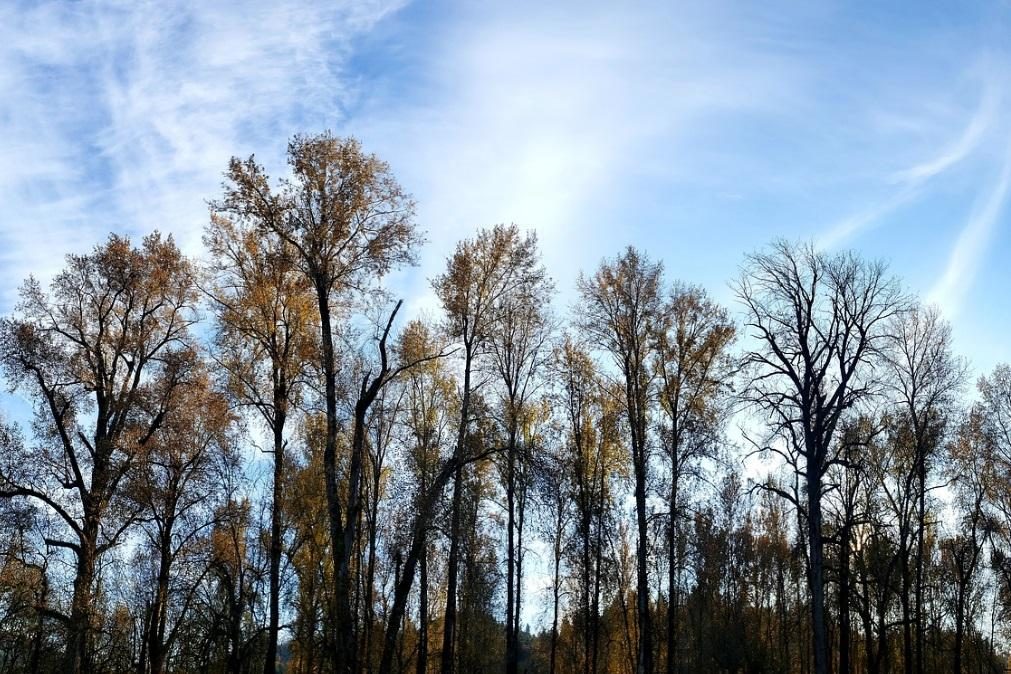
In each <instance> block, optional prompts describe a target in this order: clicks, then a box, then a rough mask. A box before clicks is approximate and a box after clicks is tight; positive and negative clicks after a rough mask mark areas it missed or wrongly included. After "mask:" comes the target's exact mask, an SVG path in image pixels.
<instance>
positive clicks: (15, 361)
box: [0, 233, 196, 674]
mask: <svg viewBox="0 0 1011 674" xmlns="http://www.w3.org/2000/svg"><path fill="white" fill-rule="evenodd" d="M195 300H196V293H195V286H194V282H193V270H192V268H191V265H190V263H189V261H188V260H186V258H184V257H183V256H182V255H181V254H180V252H179V249H178V248H176V246H175V243H173V241H172V238H171V237H169V238H166V239H163V238H162V237H161V236H160V235H159V234H157V233H156V234H152V235H149V236H147V237H145V238H144V240H143V242H142V243H141V245H140V247H139V248H135V247H133V246H131V244H130V241H129V240H128V239H126V238H123V237H118V236H110V237H109V239H108V240H107V241H106V242H105V243H104V244H101V245H98V246H96V247H95V248H94V250H93V251H92V253H90V254H88V255H70V256H68V258H67V267H66V269H64V271H63V272H61V273H60V274H58V275H57V276H56V278H55V279H54V280H53V283H52V285H51V287H50V294H46V293H45V292H44V291H43V290H42V287H41V285H40V284H39V283H38V282H37V281H35V280H34V279H29V280H28V281H27V282H26V283H25V285H24V286H23V287H22V290H21V302H20V304H19V305H18V308H17V311H16V313H15V315H14V317H12V318H5V319H3V321H2V322H0V362H2V364H3V368H4V371H5V373H6V374H7V377H8V378H9V380H10V381H11V383H12V384H13V385H14V386H16V387H18V388H19V389H21V390H23V391H25V392H26V393H28V394H29V395H30V396H31V397H32V399H33V401H34V403H35V413H36V423H35V430H36V434H35V437H36V442H37V445H36V446H35V447H33V448H32V449H31V454H30V455H29V454H27V453H23V452H11V453H6V454H5V456H4V461H3V465H0V496H4V497H19V498H21V497H23V498H28V499H32V500H34V501H35V502H36V503H38V504H39V505H40V506H42V507H44V508H45V509H46V510H47V511H48V512H49V513H51V514H52V515H53V516H54V517H56V518H57V519H58V520H59V521H60V524H61V525H62V527H63V530H64V531H63V533H60V534H58V535H54V537H53V538H51V539H49V540H48V541H47V544H48V545H51V546H53V547H57V548H61V549H64V550H68V551H70V552H71V553H72V554H73V556H74V560H75V572H74V583H73V588H74V589H73V599H72V602H71V609H70V615H68V616H64V617H63V619H62V620H63V622H64V623H65V624H66V626H67V629H68V638H67V645H66V663H65V671H67V672H73V673H75V674H76V673H77V672H81V671H87V670H88V669H89V668H90V659H91V656H92V652H91V637H92V627H93V621H94V615H93V608H94V607H93V597H94V584H95V581H96V568H97V564H98V562H99V560H100V559H101V557H102V556H103V555H104V554H105V553H106V552H108V551H109V550H111V549H112V548H114V547H115V546H116V545H117V544H118V543H119V542H120V541H121V540H122V537H123V534H124V532H125V531H126V529H127V528H128V527H129V526H130V524H132V523H133V522H134V520H135V518H136V516H137V510H136V508H135V507H134V506H133V505H132V504H130V503H129V502H128V501H127V500H126V499H124V485H125V482H126V478H127V476H128V475H129V474H130V472H131V471H132V470H133V468H134V467H135V465H136V464H137V463H138V461H139V460H141V459H142V458H143V456H144V454H145V452H146V451H147V448H148V444H149V442H150V441H151V438H152V437H153V436H154V435H155V433H156V432H157V431H158V429H159V428H160V427H161V425H162V424H163V422H164V420H165V417H166V415H167V414H168V413H169V412H170V410H171V409H172V407H173V405H174V404H175V403H176V398H177V391H178V389H179V387H180V386H181V384H182V382H183V377H184V375H185V373H186V371H187V368H188V364H189V363H190V362H191V359H192V354H191V347H190V344H189V339H190V338H189V333H188V329H189V327H190V325H191V324H192V323H193V322H194V314H193V311H192V309H193V305H194V302H195Z"/></svg>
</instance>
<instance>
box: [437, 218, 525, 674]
mask: <svg viewBox="0 0 1011 674" xmlns="http://www.w3.org/2000/svg"><path fill="white" fill-rule="evenodd" d="M543 277H544V272H543V270H542V269H541V267H540V264H539V260H538V256H537V239H536V237H535V236H533V235H532V234H531V235H528V236H526V237H523V236H521V234H520V231H519V228H518V227H517V226H516V225H509V226H506V225H496V226H494V227H493V228H491V229H483V230H481V231H480V232H478V234H477V236H476V237H475V238H473V239H471V240H467V241H463V242H461V243H460V244H458V245H457V248H456V251H455V252H454V253H453V255H452V256H451V257H450V258H449V261H448V263H447V265H446V271H445V272H444V273H443V274H441V275H440V276H438V277H436V278H435V279H434V280H433V281H432V286H433V288H434V289H435V293H436V295H437V296H438V297H439V300H440V301H441V302H442V306H443V309H444V311H445V313H446V321H447V332H448V333H449V334H450V335H451V336H452V337H453V338H454V339H456V340H458V341H459V343H460V345H461V347H462V352H463V353H462V356H463V382H462V389H461V392H460V422H459V425H458V427H457V428H458V430H457V438H456V447H457V448H456V451H455V455H456V456H457V457H460V456H463V455H464V454H465V448H466V445H467V438H468V432H469V429H470V425H471V421H472V419H471V402H472V394H473V390H474V388H475V382H473V381H472V377H473V371H474V366H475V362H476V360H477V359H478V358H479V357H481V356H482V355H484V353H485V352H486V350H487V349H488V348H489V344H490V342H491V340H492V339H493V335H494V333H495V331H496V330H499V329H500V328H501V325H502V321H503V320H504V318H505V317H506V315H507V313H508V308H509V307H510V304H509V299H510V298H512V297H514V296H515V294H516V293H533V292H534V290H533V289H534V288H535V287H536V284H538V283H543ZM463 479H464V475H463V464H462V463H461V464H460V466H459V469H458V472H457V474H455V475H454V476H453V496H452V506H451V516H450V519H451V523H450V549H449V558H448V561H447V574H448V586H447V590H446V611H445V614H444V628H443V642H442V661H441V671H442V674H452V673H453V672H454V671H455V669H456V663H455V659H454V653H455V650H454V649H455V639H456V621H457V585H458V577H459V566H460V537H461V535H462V534H461V526H462V523H461V518H462V510H461V508H462V505H461V499H462V498H463ZM510 608H511V607H510Z"/></svg>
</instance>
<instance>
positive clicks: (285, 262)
mask: <svg viewBox="0 0 1011 674" xmlns="http://www.w3.org/2000/svg"><path fill="white" fill-rule="evenodd" d="M216 208H217V209H218V211H217V212H216V213H214V214H213V215H212V217H211V224H210V225H209V227H208V229H207V232H206V234H205V236H204V244H205V246H206V247H207V249H208V251H209V252H210V254H211V256H212V262H211V263H210V265H209V269H208V271H209V273H210V276H211V278H210V283H209V287H208V288H207V289H206V292H207V295H208V297H209V299H210V302H211V308H212V310H213V311H214V314H215V317H216V319H217V334H216V337H215V343H216V349H217V362H218V364H220V365H221V366H222V369H223V370H224V373H225V376H224V379H225V380H226V381H225V384H226V386H227V389H228V391H229V392H230V393H231V394H232V396H233V397H234V399H235V400H236V401H237V403H238V404H239V405H240V406H241V407H245V408H250V409H252V410H254V411H255V412H256V413H257V415H258V416H259V418H260V419H261V420H262V421H263V423H264V424H266V427H267V430H268V432H269V434H270V437H271V441H272V453H273V459H274V471H273V484H272V494H271V506H270V512H271V514H270V617H269V623H268V625H267V654H266V657H265V664H264V672H265V674H274V672H275V670H276V668H277V637H278V624H279V620H280V588H281V553H282V548H283V540H282V539H283V535H282V531H281V527H282V508H281V505H280V504H281V498H282V497H281V490H282V489H283V488H284V476H285V471H286V463H285V449H286V448H287V444H288V437H287V435H286V429H287V425H288V419H289V416H290V415H291V414H292V412H293V410H294V408H295V407H296V406H297V405H298V403H299V401H300V399H301V394H302V388H303V386H304V385H305V383H306V377H305V371H306V366H307V365H308V364H309V363H310V362H311V359H312V357H313V354H314V348H315V341H314V340H313V335H314V334H315V333H316V332H317V331H318V328H317V326H316V322H315V320H314V318H315V317H314V315H313V314H314V310H315V306H314V301H313V296H312V293H311V287H310V285H309V284H308V282H307V280H306V278H305V276H304V275H303V274H301V273H299V270H298V268H297V267H296V266H295V251H294V249H293V248H292V246H291V245H290V244H287V243H285V242H284V241H283V240H282V239H280V238H279V237H278V236H277V235H276V234H273V233H272V232H263V231H258V230H257V226H256V222H255V221H251V220H250V215H249V213H248V212H247V211H245V210H243V209H241V208H237V204H234V203H233V204H231V205H230V206H228V205H225V204H220V205H218V206H217V207H216Z"/></svg>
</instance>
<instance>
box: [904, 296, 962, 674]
mask: <svg viewBox="0 0 1011 674" xmlns="http://www.w3.org/2000/svg"><path fill="white" fill-rule="evenodd" d="M889 333H890V334H891V339H892V346H891V348H890V349H889V352H888V363H889V365H890V368H889V369H890V371H891V377H890V382H889V383H890V384H891V388H892V390H893V391H894V394H895V396H896V399H897V401H898V404H899V406H900V409H901V412H900V414H901V415H902V416H903V419H904V421H905V422H906V423H908V425H909V432H910V436H911V437H910V440H911V449H912V454H913V465H912V468H913V471H914V472H913V475H912V476H911V477H913V481H914V484H915V499H916V526H915V530H914V531H913V532H912V534H913V536H914V538H915V541H916V551H915V555H913V563H914V565H915V566H914V574H915V577H914V578H913V579H912V580H913V583H912V585H913V588H912V589H913V607H912V609H913V610H912V613H913V615H912V623H913V624H912V626H913V627H914V628H915V634H914V635H910V630H909V629H908V622H907V628H906V630H905V640H904V645H905V658H904V665H905V668H906V672H912V671H915V672H917V674H923V671H924V670H923V667H924V663H923V650H924V641H925V636H924V617H923V611H924V607H923V583H924V581H923V574H924V565H925V560H924V548H925V539H926V528H927V492H928V490H929V488H928V486H927V475H928V472H929V468H930V462H931V460H932V459H933V455H934V454H935V453H936V451H937V450H938V449H939V448H940V447H942V446H943V438H944V433H945V430H946V428H945V427H946V425H947V422H948V419H949V416H950V414H951V412H952V405H953V404H954V402H955V400H956V397H957V395H958V393H959V391H960V389H961V388H962V385H963V382H964V380H965V373H966V364H965V362H964V361H962V360H960V359H958V358H956V357H955V356H954V355H953V354H952V349H951V328H950V327H949V326H948V324H947V323H945V322H944V320H943V319H942V318H941V316H940V314H939V313H938V311H937V310H936V309H934V308H921V307H912V308H911V309H910V310H909V311H905V312H903V313H901V314H899V315H897V316H896V317H895V318H894V320H892V321H891V324H890V325H889ZM906 563H908V561H906ZM906 577H907V580H908V573H907V574H906ZM907 595H908V592H907ZM908 599H909V597H908V596H907V597H906V601H907V602H908ZM911 636H913V637H914V638H912V639H911V638H910V637H911ZM911 642H912V643H911Z"/></svg>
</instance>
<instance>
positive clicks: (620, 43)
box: [0, 0, 1011, 374]
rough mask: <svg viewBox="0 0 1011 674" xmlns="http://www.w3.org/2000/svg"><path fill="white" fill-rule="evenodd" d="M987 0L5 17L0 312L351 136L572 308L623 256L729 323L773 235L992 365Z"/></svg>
mask: <svg viewBox="0 0 1011 674" xmlns="http://www.w3.org/2000/svg"><path fill="white" fill-rule="evenodd" d="M1009 28H1011V3H1009V2H1007V0H1001V1H996V2H986V1H980V2H973V3H964V2H944V1H942V2H936V3H914V2H906V3H903V2H851V1H842V0H840V1H838V2H799V1H798V2H776V1H773V2H765V3H755V2H744V1H741V2H738V3H733V2H723V1H721V0H708V1H705V2H697V3H696V2H671V1H665V2H657V3H651V2H642V3H599V4H598V3H593V2H579V3H575V2H573V3H569V2H553V3H543V2H525V1H522V0H520V1H515V2H508V3H490V2H472V3H456V2H447V1H442V0H434V1H431V2H425V3H410V2H406V1H403V0H396V1H392V2H387V1H385V0H365V1H359V2H348V3H341V2H334V1H328V2H320V3H312V4H310V3H305V4H302V3H295V2H285V1H280V2H278V1H267V2H260V1H256V0H251V1H249V2H242V3H235V4H234V5H232V6H229V3H227V2H203V1H197V0H194V1H191V2H186V1H184V0H180V1H178V2H127V1H123V2H92V1H89V0H79V1H76V2H28V1H25V2H20V0H14V1H13V2H12V1H11V0H7V1H6V2H3V3H0V312H7V311H9V310H10V309H11V307H12V306H13V304H14V302H15V301H16V296H17V288H18V286H19V284H20V283H21V282H22V280H23V279H24V278H25V277H26V276H27V275H29V274H34V275H36V276H37V277H39V278H40V279H42V280H47V279H49V278H51V276H52V275H53V274H54V273H55V272H56V271H58V270H59V269H60V268H61V267H62V265H63V256H64V255H66V254H68V253H82V252H85V251H87V250H88V249H89V248H91V247H92V246H93V245H94V244H96V243H98V242H100V241H102V240H103V239H104V238H105V237H106V236H108V234H109V233H110V232H117V233H126V234H129V235H131V236H134V237H140V236H142V235H144V234H146V233H148V232H150V231H151V230H153V229H159V230H161V231H162V232H165V233H171V234H172V235H173V236H174V237H175V238H176V240H177V241H178V242H179V243H180V245H181V246H182V247H183V248H184V250H185V251H187V252H188V253H191V254H193V255H199V254H200V237H201V234H202V231H203V228H204V225H205V224H206V222H207V219H208V218H207V202H208V200H211V199H214V198H216V197H217V196H218V195H219V194H220V191H221V175H222V172H223V170H224V169H225V167H226V164H227V161H228V159H229V157H231V156H233V155H237V156H243V157H245V156H248V155H250V154H253V153H255V155H256V157H257V159H258V160H259V161H260V162H261V163H263V164H264V165H265V166H266V167H267V168H268V170H270V171H271V172H272V173H273V174H274V175H278V174H280V173H281V172H282V171H283V168H284V151H285V147H286V143H287V140H288V138H290V137H291V136H292V135H293V134H295V133H299V132H306V133H315V132H319V131H322V130H325V129H329V130H332V131H333V132H334V133H336V134H339V135H353V136H356V137H358V138H359V139H360V140H361V141H362V143H363V144H364V146H365V148H366V149H367V150H368V151H370V152H374V153H376V154H377V155H379V156H380V157H381V158H383V159H385V160H386V161H388V162H389V163H390V165H391V167H392V169H393V172H394V173H395V175H396V176H397V177H398V179H399V180H400V182H401V184H402V185H403V186H404V188H405V189H406V190H407V191H408V192H410V193H412V194H413V195H414V197H415V199H416V200H417V203H418V211H417V219H418V223H419V225H420V227H421V228H422V229H423V230H425V231H426V233H427V237H428V244H427V245H426V247H425V248H424V250H423V251H422V254H421V256H420V263H419V265H418V266H417V267H416V268H412V269H409V270H405V271H403V272H400V273H398V274H395V275H394V276H393V277H392V278H391V279H390V281H389V283H390V287H391V289H393V290H394V291H395V292H396V293H397V294H399V295H402V296H403V297H405V299H406V302H407V308H408V312H417V311H422V310H425V309H430V308H433V307H434V301H433V298H432V294H431V291H430V289H429V284H428V279H430V278H431V277H432V276H434V275H435V274H437V273H438V272H439V271H440V269H441V268H442V267H443V265H444V262H445V259H446V256H447V255H448V254H449V253H450V251H451V250H452V248H453V246H454V245H455V243H456V241H458V240H459V239H460V238H462V237H466V236H469V235H471V234H472V233H473V232H474V231H476V229H477V228H479V227H482V226H488V225H492V224H495V223H498V222H515V223H517V224H519V225H520V226H521V227H523V228H527V229H533V230H536V232H537V233H538V236H539V238H540V242H541V247H542V250H543V256H544V260H545V263H546V264H547V267H548V269H549V270H550V272H551V274H552V276H553V277H554V279H555V281H556V284H557V286H558V289H559V298H558V308H559V311H560V313H562V314H565V313H567V312H568V311H570V308H571V306H572V304H573V302H574V284H575V279H576V277H577V275H578V273H579V272H580V271H581V270H583V271H588V272H589V271H592V270H593V268H594V267H595V266H596V265H597V264H598V263H599V261H600V260H601V259H602V258H603V257H605V256H613V255H614V254H616V253H617V252H619V251H620V250H621V249H622V247H624V246H626V245H628V244H632V245H635V246H638V247H640V248H642V249H643V250H645V251H646V252H647V253H648V254H649V255H650V256H652V257H654V258H657V259H661V260H663V261H664V264H665V267H666V272H667V275H668V277H669V278H670V279H672V280H673V279H682V280H685V281H690V282H693V283H699V284H702V285H704V286H705V287H707V288H708V289H709V290H710V292H711V293H712V294H713V295H714V296H715V297H717V298H718V299H720V300H722V301H724V302H726V303H727V304H728V305H730V306H732V307H733V296H732V292H731V290H730V288H729V285H728V283H729V281H731V280H732V279H733V278H735V277H736V275H737V274H738V273H739V266H740V264H741V262H742V260H743V256H744V255H745V254H746V253H748V252H751V251H755V250H757V249H759V248H761V247H762V246H764V245H766V244H768V243H769V242H770V241H772V240H773V239H774V238H777V237H786V238H788V239H794V240H809V241H812V242H814V243H815V244H816V245H817V246H819V247H821V248H823V249H826V250H841V249H845V248H853V249H856V250H858V251H860V252H861V253H862V254H864V255H865V256H867V257H871V258H881V259H884V260H886V261H888V262H889V263H890V265H891V269H892V270H893V271H894V272H895V274H897V275H898V276H900V277H901V278H902V279H903V281H904V283H905V284H906V286H907V288H908V289H909V290H910V291H911V292H915V293H917V294H918V295H920V296H921V297H922V298H923V299H924V300H925V301H927V302H931V303H936V304H937V305H938V306H939V307H940V308H941V310H942V311H943V313H944V314H945V316H946V317H947V318H948V319H949V320H950V321H951V322H952V325H953V330H954V337H955V345H956V348H957V350H958V351H959V352H960V353H961V354H963V355H965V356H966V357H968V358H969V359H970V361H971V362H972V364H973V367H974V373H975V374H981V373H985V372H987V371H989V370H990V369H991V368H992V367H993V366H994V365H995V364H996V363H998V362H1003V361H1008V360H1011V347H1009V346H1008V345H1009V340H1008V338H1007V335H1008V334H1011V311H1009V307H1011V300H1009V299H1008V297H1007V293H1008V291H1009V290H1011V288H1009V285H1011V284H1009V281H1011V226H1009V224H1008V219H1009V217H1011V211H1009V209H1008V203H1007V202H1008V197H1009V194H1008V192H1009V189H1011V114H1009V113H1011V90H1009V87H1011V69H1009V67H1008V66H1009V64H1011V41H1009V40H1008V39H1007V36H1008V35H1009V34H1011V31H1009Z"/></svg>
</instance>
